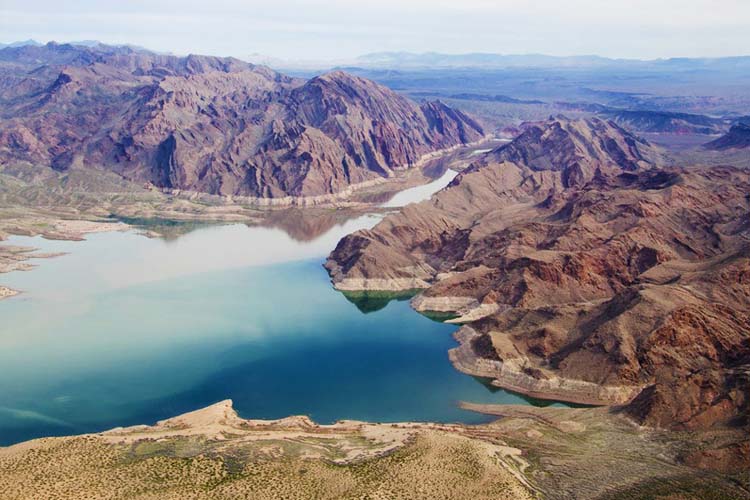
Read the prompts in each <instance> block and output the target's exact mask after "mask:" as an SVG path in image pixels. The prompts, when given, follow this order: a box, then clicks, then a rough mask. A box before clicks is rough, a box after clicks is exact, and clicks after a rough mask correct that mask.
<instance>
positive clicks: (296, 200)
mask: <svg viewBox="0 0 750 500" xmlns="http://www.w3.org/2000/svg"><path fill="white" fill-rule="evenodd" d="M493 139H494V136H492V135H485V136H484V137H482V138H481V139H479V140H477V141H472V142H468V143H465V144H456V145H454V146H450V147H447V148H442V149H439V150H436V151H432V152H429V153H425V154H423V155H422V156H421V157H420V158H419V159H417V161H416V162H414V163H413V164H411V165H404V166H400V167H394V168H393V169H392V172H391V175H389V176H388V177H381V178H377V179H370V180H366V181H362V182H358V183H354V184H349V185H348V186H347V187H346V188H344V189H341V190H339V191H337V192H336V193H332V194H321V195H315V196H280V197H275V198H264V197H257V196H240V195H211V194H207V193H203V192H199V191H190V190H185V189H168V188H164V189H158V188H154V189H158V190H159V191H160V192H162V193H165V194H168V195H171V196H175V197H178V198H182V199H187V200H191V201H196V200H207V201H213V202H217V203H225V204H228V205H233V204H238V205H249V206H253V207H259V208H290V207H324V206H335V207H339V208H343V207H355V206H361V205H362V203H360V202H357V201H352V200H351V198H352V197H353V196H354V195H356V194H357V193H360V192H362V191H364V190H366V189H369V188H373V187H377V186H383V185H387V184H389V183H392V182H393V181H394V180H399V179H401V178H402V177H403V174H404V173H406V172H410V171H414V170H417V169H421V168H423V167H424V166H426V165H427V164H428V163H429V162H431V161H433V160H438V159H440V158H442V157H445V156H448V155H450V154H451V153H455V152H456V151H460V150H464V149H465V150H472V149H474V148H477V147H481V146H483V145H485V144H487V143H489V142H491V141H493Z"/></svg>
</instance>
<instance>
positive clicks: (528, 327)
mask: <svg viewBox="0 0 750 500" xmlns="http://www.w3.org/2000/svg"><path fill="white" fill-rule="evenodd" d="M666 164H667V162H665V159H664V158H663V156H662V154H661V152H660V151H659V150H657V149H656V148H654V147H653V146H651V145H650V144H648V143H647V142H645V141H643V140H639V139H637V138H636V137H634V136H632V135H631V134H629V133H627V132H626V131H624V130H623V129H622V128H620V127H619V126H618V125H616V124H614V123H613V122H607V121H604V120H601V119H597V118H594V119H588V120H576V121H571V120H567V119H565V118H555V119H551V120H549V121H547V122H545V123H543V124H539V125H536V126H533V127H530V128H528V129H527V130H526V131H525V132H523V133H522V134H521V135H520V136H519V137H518V138H516V139H515V140H514V141H513V142H511V143H509V144H507V145H505V146H501V147H500V148H497V149H495V150H494V151H491V152H488V153H487V154H486V155H485V156H484V157H483V158H481V159H480V160H478V161H477V162H475V163H474V164H473V165H472V166H471V167H469V168H468V169H467V170H465V171H464V172H463V173H462V174H461V175H459V176H458V177H457V178H456V179H455V180H454V181H453V183H452V184H451V185H450V186H449V187H447V188H446V189H444V190H443V191H441V192H439V193H437V194H436V195H434V196H433V197H432V199H431V200H429V201H426V202H422V203H419V204H415V205H409V206H407V207H405V208H404V209H403V210H402V211H401V212H400V213H398V214H394V215H390V216H388V217H386V218H385V219H384V220H383V221H382V222H380V223H379V224H378V225H377V226H376V227H375V228H373V229H372V230H366V231H358V232H356V233H354V234H352V235H350V236H348V237H347V238H344V239H343V240H342V241H341V242H340V243H339V244H338V246H337V247H336V249H335V250H334V251H333V252H332V253H331V255H330V256H329V259H328V261H327V263H326V267H327V269H328V270H329V272H330V274H331V277H332V280H333V282H334V284H335V286H336V287H337V288H339V289H341V290H404V289H414V288H417V289H423V292H422V293H421V294H420V295H418V296H417V297H416V298H415V299H414V300H413V305H414V306H415V307H416V308H417V309H418V310H423V311H442V312H453V313H454V314H456V315H458V316H461V317H460V318H458V319H456V320H454V321H456V322H460V323H465V324H466V326H465V327H464V328H462V329H461V330H460V331H459V333H458V339H459V341H460V342H461V344H462V345H461V347H459V348H457V349H455V350H453V351H452V352H451V359H452V360H453V362H454V364H455V365H456V366H457V367H458V368H459V369H461V370H463V371H466V372H468V373H472V374H474V375H477V376H483V377H489V378H492V379H494V382H493V384H494V385H498V386H501V387H505V388H508V389H512V390H515V391H519V392H523V393H526V394H529V395H532V396H538V397H546V398H550V399H562V400H568V401H575V402H581V403H589V404H610V405H625V406H624V411H626V412H628V413H629V414H630V415H633V416H634V417H636V418H637V419H638V420H640V421H642V422H645V423H648V424H652V425H659V426H671V427H677V428H701V427H710V426H712V425H723V424H733V423H737V422H738V421H739V422H741V421H743V419H745V418H746V415H747V413H746V412H747V410H748V400H747V389H748V377H747V373H748V370H749V369H750V315H749V314H748V311H750V243H749V241H750V239H748V236H750V225H749V224H748V221H747V213H748V210H750V201H748V198H747V193H748V192H749V190H750V172H747V171H745V170H742V169H737V168H733V167H712V168H701V167H693V168H677V167H672V166H665V165H666Z"/></svg>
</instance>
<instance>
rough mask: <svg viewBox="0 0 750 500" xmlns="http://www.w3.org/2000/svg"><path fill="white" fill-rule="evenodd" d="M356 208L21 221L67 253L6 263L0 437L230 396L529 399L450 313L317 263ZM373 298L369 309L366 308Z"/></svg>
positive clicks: (376, 407)
mask: <svg viewBox="0 0 750 500" xmlns="http://www.w3.org/2000/svg"><path fill="white" fill-rule="evenodd" d="M376 220H377V219H376V218H373V217H362V218H360V219H356V220H353V221H349V222H348V223H346V224H345V225H344V226H336V227H334V228H333V229H331V230H329V231H328V232H326V233H324V234H323V235H321V236H318V237H316V238H312V239H310V240H309V241H305V242H300V241H295V240H293V239H291V238H290V237H289V236H287V235H286V233H284V232H283V231H280V230H278V229H267V228H249V227H246V226H242V225H233V226H215V227H207V228H204V229H199V230H197V231H194V232H192V233H189V234H187V235H185V236H182V237H179V238H177V239H175V240H172V241H164V240H161V239H149V238H146V237H144V236H141V235H138V234H135V233H134V232H126V233H102V234H94V235H90V236H89V237H88V239H87V241H85V242H66V241H46V240H41V239H40V238H22V237H15V238H12V239H11V243H14V244H27V245H32V246H37V247H41V248H43V249H44V250H45V251H66V252H69V254H68V255H64V256H61V257H56V258H54V259H39V260H36V261H35V263H36V264H38V266H39V267H38V268H37V269H35V270H33V271H31V272H14V273H9V274H6V275H0V283H2V284H4V285H7V286H10V287H12V288H16V289H19V290H22V291H23V292H24V293H22V294H21V295H19V296H17V297H14V298H11V299H7V300H3V301H0V318H1V322H0V375H1V376H0V444H9V443H14V442H18V441H22V440H26V439H30V438H34V437H39V436H48V435H64V434H65V435H66V434H73V433H83V432H93V431H99V430H104V429H108V428H112V427H115V426H124V425H133V424H143V423H145V424H151V423H154V422H155V421H156V420H159V419H163V418H167V417H171V416H174V415H177V414H180V413H184V412H187V411H191V410H195V409H197V408H201V407H204V406H206V405H209V404H212V403H215V402H217V401H220V400H223V399H227V398H231V399H232V400H234V404H235V408H236V409H237V410H238V411H239V413H240V414H241V415H242V416H244V417H246V418H280V417H284V416H287V415H292V414H306V415H309V416H311V417H312V418H313V419H314V420H316V421H318V422H321V423H330V422H334V421H336V420H338V419H361V420H369V421H404V420H410V421H413V420H424V421H440V422H457V421H460V422H482V421H486V420H487V417H485V416H483V415H480V414H477V413H473V412H468V411H464V410H461V409H459V408H458V407H457V402H458V401H461V400H465V401H472V402H495V403H523V402H524V400H523V399H522V398H520V397H519V396H517V395H513V394H510V393H507V392H505V391H502V390H497V389H490V388H488V387H487V386H486V385H485V384H484V383H483V382H482V381H480V380H477V379H474V378H472V377H469V376H466V375H463V374H461V373H459V372H457V371H456V370H455V369H454V368H453V367H452V366H451V364H450V362H449V361H448V354H447V351H448V349H450V348H451V347H453V346H454V345H455V342H454V340H453V339H452V337H451V334H452V333H453V332H454V331H455V329H456V327H455V326H453V325H447V324H443V323H439V322H436V321H433V320H431V319H429V318H426V317H424V316H422V315H420V314H418V313H416V312H414V311H413V310H412V309H411V308H410V307H409V303H408V300H392V301H390V302H387V304H386V301H375V302H369V303H367V304H359V306H360V307H357V304H355V303H353V302H351V301H350V300H348V299H347V298H346V297H345V296H344V295H342V294H341V293H339V292H337V291H336V290H334V289H333V288H332V287H331V285H330V283H329V281H328V276H327V274H326V272H325V270H324V269H323V268H322V266H321V264H322V262H323V259H324V256H325V255H326V253H327V252H328V251H329V250H330V249H331V248H333V246H334V245H335V242H336V241H337V240H338V238H339V237H340V236H342V235H343V234H346V233H348V232H351V231H352V230H354V229H356V228H358V227H367V226H370V225H372V224H373V223H374V222H375V221H376ZM360 309H362V310H365V311H370V312H366V313H365V312H362V310H360Z"/></svg>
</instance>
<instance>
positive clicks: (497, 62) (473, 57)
mask: <svg viewBox="0 0 750 500" xmlns="http://www.w3.org/2000/svg"><path fill="white" fill-rule="evenodd" d="M352 64H353V65H356V66H361V67H368V68H372V67H376V68H393V69H427V68H430V69H447V68H484V69H502V68H520V67H541V68H564V67H570V68H607V67H619V68H628V67H632V68H634V69H644V68H653V69H670V70H673V71H674V70H688V69H696V70H699V69H707V68H716V67H734V68H738V67H743V68H750V56H739V57H722V58H670V59H654V60H639V59H610V58H606V57H601V56H596V55H582V56H562V57H561V56H549V55H543V54H507V55H505V54H492V53H473V54H440V53H437V52H426V53H421V54H417V53H412V52H376V53H372V54H365V55H363V56H360V57H358V58H357V59H356V60H355V61H353V62H352Z"/></svg>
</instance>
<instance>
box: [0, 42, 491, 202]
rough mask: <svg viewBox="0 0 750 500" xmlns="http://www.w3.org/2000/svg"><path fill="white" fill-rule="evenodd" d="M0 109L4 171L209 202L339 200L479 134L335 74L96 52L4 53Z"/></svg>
mask: <svg viewBox="0 0 750 500" xmlns="http://www.w3.org/2000/svg"><path fill="white" fill-rule="evenodd" d="M0 104H2V106H1V108H2V110H0V120H1V122H0V161H3V162H5V163H11V162H19V161H24V162H30V163H34V164H42V165H49V166H50V167H52V168H54V169H56V170H66V169H69V168H104V169H107V170H110V171H114V172H116V173H118V174H120V175H122V176H123V177H125V178H127V179H130V180H133V181H137V182H141V183H147V184H150V185H153V186H156V187H157V188H162V189H168V190H172V189H180V190H189V191H200V192H206V193H210V194H216V195H231V196H234V195H239V196H251V197H260V198H284V197H287V196H295V197H316V196H327V195H334V194H337V193H341V192H346V191H347V190H348V189H349V188H350V187H351V186H356V185H361V184H367V183H375V182H381V181H382V180H383V179H386V178H388V177H390V176H392V175H394V173H395V172H397V171H398V170H401V169H406V168H409V167H412V166H414V165H416V164H418V163H419V162H420V160H421V159H422V158H423V157H424V156H426V155H429V154H431V153H434V152H436V151H438V150H441V149H447V148H452V147H455V146H457V145H460V144H463V143H469V142H473V141H476V140H478V139H480V138H482V137H483V131H482V128H481V126H480V125H479V124H478V123H477V122H475V121H474V120H473V119H471V118H469V117H468V116H467V115H465V114H463V113H462V112H460V111H457V110H455V109H452V108H450V107H448V106H446V105H445V104H443V103H441V102H439V101H434V102H424V103H422V104H417V103H415V102H413V101H410V100H408V99H407V98H405V97H403V96H401V95H399V94H396V93H394V92H392V91H390V90H388V89H387V88H385V87H382V86H380V85H377V84H375V83H374V82H372V81H369V80H366V79H364V78H358V77H354V76H351V75H348V74H346V73H343V72H332V73H328V74H325V75H322V76H318V77H315V78H312V79H311V80H308V81H304V80H300V79H295V78H291V77H288V76H285V75H282V74H280V73H277V72H275V71H272V70H270V69H268V68H265V67H262V66H255V65H252V64H249V63H245V62H242V61H240V60H237V59H232V58H217V57H208V56H195V55H190V56H187V57H175V56H169V55H160V54H154V53H151V52H147V51H143V50H139V49H135V48H132V47H125V46H120V47H110V46H106V45H100V44H98V45H91V46H74V45H70V44H62V45H60V44H55V43H49V44H47V45H44V46H41V47H39V46H33V45H26V46H21V47H14V48H5V49H2V50H0Z"/></svg>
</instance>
